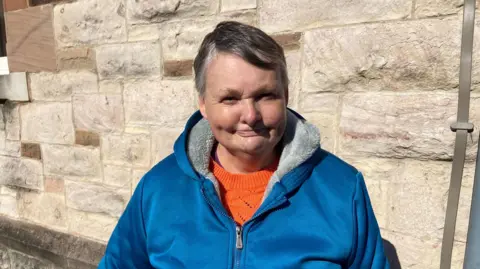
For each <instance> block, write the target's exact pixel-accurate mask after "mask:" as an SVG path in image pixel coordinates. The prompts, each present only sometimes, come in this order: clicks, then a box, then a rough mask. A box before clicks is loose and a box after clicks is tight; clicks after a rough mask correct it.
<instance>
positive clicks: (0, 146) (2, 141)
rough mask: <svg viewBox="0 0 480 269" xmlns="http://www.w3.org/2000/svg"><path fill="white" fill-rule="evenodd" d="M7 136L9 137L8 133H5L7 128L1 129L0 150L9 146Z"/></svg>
mask: <svg viewBox="0 0 480 269" xmlns="http://www.w3.org/2000/svg"><path fill="white" fill-rule="evenodd" d="M0 119H1V118H0ZM2 120H3V119H2ZM6 138H7V134H6V133H5V130H1V129H0V151H3V150H5V148H6V146H7V145H6V142H7V139H6Z"/></svg>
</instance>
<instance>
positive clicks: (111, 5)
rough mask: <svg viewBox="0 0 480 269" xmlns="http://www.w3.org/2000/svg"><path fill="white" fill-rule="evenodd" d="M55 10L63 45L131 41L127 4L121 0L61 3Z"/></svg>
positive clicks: (58, 40)
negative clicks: (126, 23)
mask: <svg viewBox="0 0 480 269" xmlns="http://www.w3.org/2000/svg"><path fill="white" fill-rule="evenodd" d="M53 13H54V15H53V16H54V29H55V38H56V40H57V43H58V46H59V47H69V46H75V45H78V44H102V43H113V42H122V41H126V40H127V33H126V27H125V6H124V4H123V1H121V0H104V1H96V0H86V1H81V2H71V3H61V4H58V5H56V6H55V8H54V12H53Z"/></svg>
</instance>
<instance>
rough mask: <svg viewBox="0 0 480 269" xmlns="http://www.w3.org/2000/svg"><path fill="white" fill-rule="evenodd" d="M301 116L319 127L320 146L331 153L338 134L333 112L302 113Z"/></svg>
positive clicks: (333, 150)
mask: <svg viewBox="0 0 480 269" xmlns="http://www.w3.org/2000/svg"><path fill="white" fill-rule="evenodd" d="M302 116H304V117H305V119H306V120H307V121H308V122H310V123H311V124H313V125H315V126H316V127H317V128H318V129H319V131H320V145H321V147H322V148H323V149H325V150H328V151H330V152H332V153H333V152H335V144H336V143H337V142H336V141H337V134H338V123H337V117H336V116H335V114H326V113H304V114H302Z"/></svg>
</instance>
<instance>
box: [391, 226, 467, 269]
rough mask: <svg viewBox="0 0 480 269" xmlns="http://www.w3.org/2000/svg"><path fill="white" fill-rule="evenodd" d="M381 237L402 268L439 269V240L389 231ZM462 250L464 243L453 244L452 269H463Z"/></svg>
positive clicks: (440, 245)
mask: <svg viewBox="0 0 480 269" xmlns="http://www.w3.org/2000/svg"><path fill="white" fill-rule="evenodd" d="M382 235H383V238H384V239H386V240H388V241H389V242H390V243H391V244H392V245H393V246H394V247H395V250H396V252H397V253H396V254H397V255H398V257H399V258H400V263H401V267H402V268H412V269H413V268H414V269H437V268H439V267H440V252H441V247H442V244H441V241H440V240H428V239H422V238H416V237H413V236H409V235H405V234H402V233H396V232H391V231H382ZM464 248H465V243H460V242H455V243H454V248H453V253H452V254H453V255H452V267H451V268H452V269H453V268H455V269H460V268H463V267H462V262H463V258H464V255H463V253H464Z"/></svg>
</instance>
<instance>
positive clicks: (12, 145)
mask: <svg viewBox="0 0 480 269" xmlns="http://www.w3.org/2000/svg"><path fill="white" fill-rule="evenodd" d="M0 133H1V132H0ZM0 143H1V142H0ZM20 144H21V143H20V141H11V140H5V146H4V147H3V148H0V155H3V156H10V157H20V156H21V153H20V147H21V146H20Z"/></svg>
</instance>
